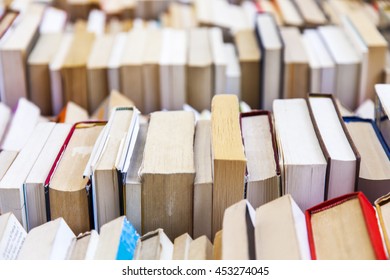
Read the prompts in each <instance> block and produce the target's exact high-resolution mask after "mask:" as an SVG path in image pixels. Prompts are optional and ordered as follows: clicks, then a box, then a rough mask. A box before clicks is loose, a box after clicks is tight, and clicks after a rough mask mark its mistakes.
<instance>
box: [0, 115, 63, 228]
mask: <svg viewBox="0 0 390 280" xmlns="http://www.w3.org/2000/svg"><path fill="white" fill-rule="evenodd" d="M54 126H55V123H52V122H43V123H39V124H38V125H37V126H36V128H35V129H34V132H33V133H32V135H31V136H30V137H29V139H28V141H27V143H26V145H25V146H24V147H23V149H22V150H21V151H20V153H19V154H18V155H17V157H16V158H15V160H14V161H13V163H12V165H11V166H10V167H9V169H8V171H7V173H6V174H5V175H4V177H3V178H2V179H1V181H0V212H1V213H6V212H12V213H13V214H14V215H15V216H16V218H17V219H18V220H19V222H20V223H21V224H22V225H23V227H24V228H25V229H26V230H27V228H28V220H27V212H26V211H27V209H26V208H27V207H26V198H25V195H24V191H23V184H24V182H25V181H26V179H27V177H28V174H29V173H30V171H31V169H32V168H33V166H34V164H35V161H36V160H37V159H38V157H39V155H40V153H41V152H42V149H43V148H44V146H45V144H46V142H47V140H48V138H49V136H50V134H51V132H52V130H53V128H54Z"/></svg>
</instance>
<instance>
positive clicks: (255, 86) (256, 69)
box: [234, 29, 261, 109]
mask: <svg viewBox="0 0 390 280" xmlns="http://www.w3.org/2000/svg"><path fill="white" fill-rule="evenodd" d="M234 41H235V43H236V46H237V53H238V59H239V61H240V69H241V99H242V101H244V102H246V103H247V104H248V105H249V106H250V107H251V108H253V109H255V108H260V83H259V80H260V59H261V51H260V49H259V46H258V44H257V41H256V34H255V32H254V31H253V30H252V29H244V30H240V31H238V32H237V33H236V34H235V36H234Z"/></svg>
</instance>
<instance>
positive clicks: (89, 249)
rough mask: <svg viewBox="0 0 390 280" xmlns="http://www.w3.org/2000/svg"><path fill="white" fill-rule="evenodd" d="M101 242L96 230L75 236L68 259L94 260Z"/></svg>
mask: <svg viewBox="0 0 390 280" xmlns="http://www.w3.org/2000/svg"><path fill="white" fill-rule="evenodd" d="M98 243H99V234H98V233H97V231H96V230H91V231H87V232H85V233H81V234H79V235H78V236H77V237H75V238H73V240H72V244H71V245H70V247H69V250H68V256H67V258H66V259H67V260H93V258H94V256H95V253H96V250H97V246H98Z"/></svg>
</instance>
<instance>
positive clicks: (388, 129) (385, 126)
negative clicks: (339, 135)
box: [375, 84, 390, 146]
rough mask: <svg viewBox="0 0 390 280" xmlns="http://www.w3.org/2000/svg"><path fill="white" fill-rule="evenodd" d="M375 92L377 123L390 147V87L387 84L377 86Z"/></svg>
mask: <svg viewBox="0 0 390 280" xmlns="http://www.w3.org/2000/svg"><path fill="white" fill-rule="evenodd" d="M375 91H376V99H375V108H376V109H375V123H376V125H377V126H378V128H379V130H380V132H381V134H382V136H383V138H384V139H385V141H386V144H387V146H390V119H389V117H390V87H389V86H388V85H386V84H376V85H375Z"/></svg>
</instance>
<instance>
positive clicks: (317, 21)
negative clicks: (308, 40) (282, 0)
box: [293, 0, 327, 27]
mask: <svg viewBox="0 0 390 280" xmlns="http://www.w3.org/2000/svg"><path fill="white" fill-rule="evenodd" d="M293 2H294V3H295V5H296V7H297V10H298V11H299V12H300V14H301V15H302V18H303V20H304V25H305V27H316V26H319V25H324V24H326V23H327V19H326V17H325V14H324V13H323V12H322V10H321V9H320V7H319V6H318V4H317V2H316V1H315V0H294V1H293Z"/></svg>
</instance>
